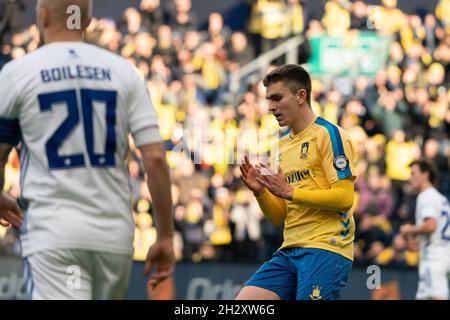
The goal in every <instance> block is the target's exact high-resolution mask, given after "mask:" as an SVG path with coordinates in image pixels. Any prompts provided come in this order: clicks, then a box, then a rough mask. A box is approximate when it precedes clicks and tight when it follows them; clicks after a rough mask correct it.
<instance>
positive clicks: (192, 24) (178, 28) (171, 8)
mask: <svg viewBox="0 0 450 320" xmlns="http://www.w3.org/2000/svg"><path fill="white" fill-rule="evenodd" d="M191 9H192V2H191V0H172V1H170V2H168V5H167V8H166V10H167V13H168V16H169V24H170V26H171V27H172V28H173V31H174V32H175V36H176V37H180V38H183V37H184V36H185V34H186V32H188V31H190V30H196V29H197V26H198V18H197V16H196V14H195V13H194V12H192V10H191Z"/></svg>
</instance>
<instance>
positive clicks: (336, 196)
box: [292, 179, 354, 212]
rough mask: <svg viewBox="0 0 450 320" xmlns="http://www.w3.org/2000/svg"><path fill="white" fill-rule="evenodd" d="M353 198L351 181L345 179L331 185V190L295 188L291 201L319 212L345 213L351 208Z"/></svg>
mask: <svg viewBox="0 0 450 320" xmlns="http://www.w3.org/2000/svg"><path fill="white" fill-rule="evenodd" d="M353 197H354V185H353V181H350V180H348V179H345V180H341V181H339V182H337V183H335V184H333V186H332V188H331V189H327V190H302V189H300V188H295V189H294V192H293V197H292V198H293V200H292V201H293V202H295V203H299V204H301V205H304V206H306V207H311V208H316V209H320V210H325V211H339V212H345V211H348V210H350V208H351V207H352V205H353Z"/></svg>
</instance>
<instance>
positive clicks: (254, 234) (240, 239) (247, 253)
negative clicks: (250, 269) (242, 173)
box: [230, 189, 264, 262]
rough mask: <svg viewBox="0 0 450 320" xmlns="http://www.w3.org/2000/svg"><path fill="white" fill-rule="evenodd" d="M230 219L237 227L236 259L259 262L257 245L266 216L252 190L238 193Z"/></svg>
mask: <svg viewBox="0 0 450 320" xmlns="http://www.w3.org/2000/svg"><path fill="white" fill-rule="evenodd" d="M230 219H231V221H232V222H233V223H234V226H235V227H234V234H233V239H234V241H235V243H234V247H235V252H234V259H239V260H240V261H247V262H252V261H257V259H258V256H257V245H258V240H259V239H260V238H261V225H260V221H261V219H264V216H263V215H262V213H261V209H260V208H259V205H258V202H257V201H255V198H254V197H253V194H252V192H251V191H250V190H248V189H240V190H238V191H237V192H236V198H235V204H234V205H233V209H232V210H231V217H230Z"/></svg>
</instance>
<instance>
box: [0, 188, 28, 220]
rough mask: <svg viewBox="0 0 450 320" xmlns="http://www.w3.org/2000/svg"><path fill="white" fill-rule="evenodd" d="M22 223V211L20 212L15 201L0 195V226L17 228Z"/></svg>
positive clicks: (3, 194) (2, 193) (7, 196)
mask: <svg viewBox="0 0 450 320" xmlns="http://www.w3.org/2000/svg"><path fill="white" fill-rule="evenodd" d="M22 222H23V214H22V210H20V207H19V205H18V204H17V201H16V199H14V198H13V197H11V196H10V195H8V194H6V193H5V192H1V193H0V225H2V226H4V227H10V226H11V225H12V226H14V227H16V228H19V227H20V226H21V225H22Z"/></svg>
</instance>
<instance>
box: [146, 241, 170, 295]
mask: <svg viewBox="0 0 450 320" xmlns="http://www.w3.org/2000/svg"><path fill="white" fill-rule="evenodd" d="M152 269H155V270H154V272H153V273H152V275H151V276H150V280H149V285H150V287H151V288H152V289H155V288H156V287H157V286H158V285H159V284H160V283H161V282H162V281H163V280H165V279H167V278H169V277H170V276H171V275H172V274H173V272H174V271H175V254H174V249H173V240H172V238H169V239H160V240H157V241H156V243H155V244H154V245H153V246H151V247H150V249H149V250H148V254H147V263H146V264H145V269H144V275H148V274H150V272H151V271H152Z"/></svg>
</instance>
